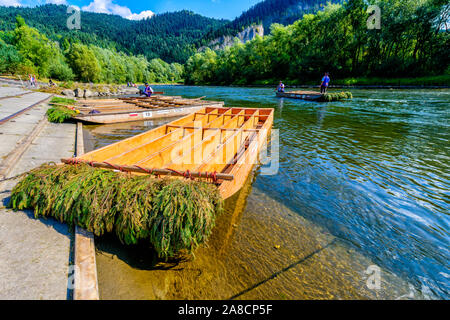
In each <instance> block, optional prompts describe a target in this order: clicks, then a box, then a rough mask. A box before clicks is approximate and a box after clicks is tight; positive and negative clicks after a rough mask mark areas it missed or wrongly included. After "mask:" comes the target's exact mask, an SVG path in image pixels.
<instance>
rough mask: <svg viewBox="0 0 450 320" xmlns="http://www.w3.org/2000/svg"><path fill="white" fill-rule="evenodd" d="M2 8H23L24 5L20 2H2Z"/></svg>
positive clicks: (10, 0)
mask: <svg viewBox="0 0 450 320" xmlns="http://www.w3.org/2000/svg"><path fill="white" fill-rule="evenodd" d="M0 6H4V7H21V6H22V4H21V3H20V2H19V1H18V0H0Z"/></svg>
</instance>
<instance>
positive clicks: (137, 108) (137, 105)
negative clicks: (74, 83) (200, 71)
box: [74, 96, 224, 124]
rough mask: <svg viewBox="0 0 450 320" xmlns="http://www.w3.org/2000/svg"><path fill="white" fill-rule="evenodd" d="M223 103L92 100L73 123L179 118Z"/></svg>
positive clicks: (168, 99)
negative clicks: (76, 121)
mask: <svg viewBox="0 0 450 320" xmlns="http://www.w3.org/2000/svg"><path fill="white" fill-rule="evenodd" d="M223 105H224V102H221V101H206V100H199V99H183V98H181V97H167V96H164V97H161V96H154V97H151V98H144V99H139V98H123V99H108V100H106V99H91V100H84V101H83V100H82V101H79V102H78V103H77V106H76V109H77V110H78V111H79V112H80V113H79V114H77V115H76V116H75V117H74V119H76V120H79V121H83V122H88V123H99V124H106V123H119V122H130V121H139V120H152V119H159V118H167V117H176V116H183V115H187V114H189V113H192V112H196V111H198V110H200V109H202V108H205V107H215V108H216V107H223Z"/></svg>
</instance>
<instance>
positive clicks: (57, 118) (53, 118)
mask: <svg viewBox="0 0 450 320" xmlns="http://www.w3.org/2000/svg"><path fill="white" fill-rule="evenodd" d="M46 114H47V119H48V121H50V122H54V123H63V122H64V121H67V120H69V119H71V118H72V117H73V116H75V115H76V114H77V113H76V112H75V111H74V110H71V109H69V108H67V107H63V106H53V107H51V108H50V109H48V110H47V112H46Z"/></svg>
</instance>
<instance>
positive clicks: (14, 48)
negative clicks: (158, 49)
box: [0, 16, 183, 83]
mask: <svg viewBox="0 0 450 320" xmlns="http://www.w3.org/2000/svg"><path fill="white" fill-rule="evenodd" d="M55 36H56V37H57V38H59V35H58V34H56V35H55ZM63 40H64V41H62V42H57V41H53V40H51V39H48V38H47V37H46V36H45V35H44V34H42V33H41V32H39V31H38V30H37V29H35V28H32V27H30V26H28V25H27V24H26V22H25V20H24V19H23V18H22V17H20V16H17V17H16V23H15V24H14V29H13V30H11V31H0V73H13V74H19V75H28V74H35V75H37V76H38V77H39V78H52V79H57V80H61V81H66V82H70V81H72V80H79V81H83V82H102V83H126V82H128V81H132V82H135V83H136V82H180V81H182V75H183V66H182V65H181V64H178V63H172V64H168V63H166V62H164V61H163V60H161V59H156V58H155V59H152V60H150V61H149V60H147V58H145V57H144V56H143V55H138V56H134V55H127V54H125V53H124V52H120V51H117V50H116V49H114V48H112V47H110V48H102V47H99V46H96V45H93V44H90V45H87V44H84V43H82V42H81V41H79V40H77V39H71V41H68V39H67V38H65V39H63Z"/></svg>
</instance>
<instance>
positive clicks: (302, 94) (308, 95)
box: [276, 91, 323, 101]
mask: <svg viewBox="0 0 450 320" xmlns="http://www.w3.org/2000/svg"><path fill="white" fill-rule="evenodd" d="M276 94H277V97H279V98H293V99H303V100H309V101H318V100H320V99H321V97H322V96H323V94H321V93H320V92H315V91H289V92H278V91H277V93H276Z"/></svg>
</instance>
